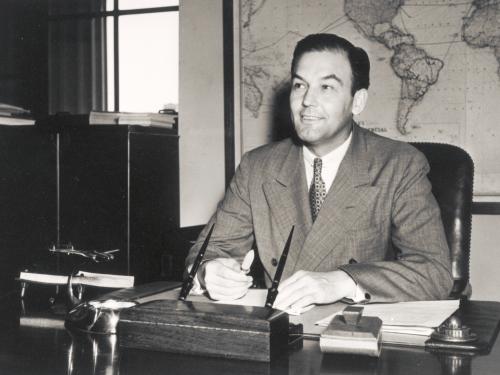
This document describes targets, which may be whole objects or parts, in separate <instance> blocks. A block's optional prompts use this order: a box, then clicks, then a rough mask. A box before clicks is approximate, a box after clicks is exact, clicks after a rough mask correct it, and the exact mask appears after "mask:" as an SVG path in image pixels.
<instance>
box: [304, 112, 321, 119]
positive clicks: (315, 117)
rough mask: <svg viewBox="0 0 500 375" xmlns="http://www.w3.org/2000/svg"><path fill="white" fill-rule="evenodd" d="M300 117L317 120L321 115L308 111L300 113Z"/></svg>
mask: <svg viewBox="0 0 500 375" xmlns="http://www.w3.org/2000/svg"><path fill="white" fill-rule="evenodd" d="M300 118H301V119H302V121H318V120H321V119H322V118H323V117H322V116H319V115H314V114H309V113H307V114H306V113H302V114H301V115H300Z"/></svg>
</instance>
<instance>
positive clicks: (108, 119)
mask: <svg viewBox="0 0 500 375" xmlns="http://www.w3.org/2000/svg"><path fill="white" fill-rule="evenodd" d="M176 121H177V114H171V113H149V112H147V113H146V112H140V113H139V112H100V111H92V112H90V115H89V124H90V125H140V126H159V127H164V128H169V129H172V128H174V127H175V124H176Z"/></svg>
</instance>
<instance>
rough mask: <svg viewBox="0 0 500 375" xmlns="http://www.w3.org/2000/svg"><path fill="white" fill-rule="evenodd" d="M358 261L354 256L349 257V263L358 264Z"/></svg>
mask: <svg viewBox="0 0 500 375" xmlns="http://www.w3.org/2000/svg"><path fill="white" fill-rule="evenodd" d="M356 263H358V261H357V260H356V259H354V258H351V259H349V264H356Z"/></svg>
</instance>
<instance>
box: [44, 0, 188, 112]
mask: <svg viewBox="0 0 500 375" xmlns="http://www.w3.org/2000/svg"><path fill="white" fill-rule="evenodd" d="M49 15H50V18H49V20H50V22H49V91H50V92H49V104H50V108H49V112H51V113H55V112H61V111H66V112H70V113H85V112H87V113H88V112H89V111H90V110H107V111H125V112H158V111H159V110H160V109H162V108H163V107H164V106H165V105H166V104H170V103H173V104H177V103H178V86H179V78H178V76H179V73H178V62H179V0H50V1H49ZM69 35H71V37H70V38H69V37H68V36H69ZM75 42H76V43H75ZM74 96H77V97H76V98H73V97H74Z"/></svg>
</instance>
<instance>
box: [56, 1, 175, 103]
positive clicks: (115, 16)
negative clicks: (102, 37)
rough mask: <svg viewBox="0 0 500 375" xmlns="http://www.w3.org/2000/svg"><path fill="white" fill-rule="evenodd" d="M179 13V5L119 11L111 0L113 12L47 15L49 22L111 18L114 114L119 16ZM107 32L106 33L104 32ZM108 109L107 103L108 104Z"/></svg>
mask: <svg viewBox="0 0 500 375" xmlns="http://www.w3.org/2000/svg"><path fill="white" fill-rule="evenodd" d="M167 12H179V5H171V6H164V7H155V8H136V9H119V0H113V10H102V11H95V12H81V13H73V14H57V15H49V22H51V21H58V20H68V19H85V18H104V19H106V18H107V17H112V18H113V41H114V43H113V59H114V66H113V74H114V82H113V84H114V103H113V104H114V112H119V111H120V58H119V52H120V46H119V37H120V34H119V22H120V17H121V16H129V15H135V14H153V13H167ZM106 32H107V31H106ZM107 74H108V64H107V61H106V75H107ZM108 107H109V103H108Z"/></svg>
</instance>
